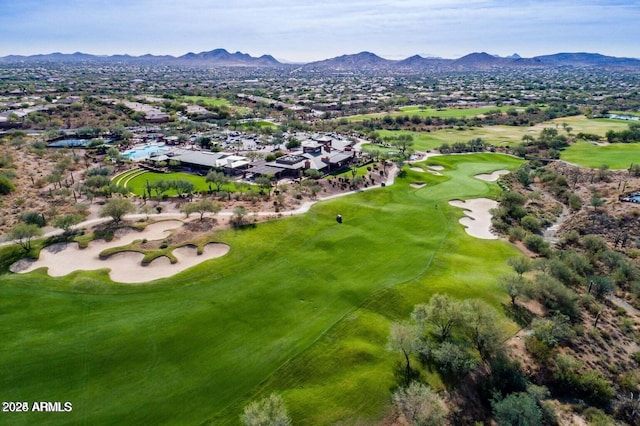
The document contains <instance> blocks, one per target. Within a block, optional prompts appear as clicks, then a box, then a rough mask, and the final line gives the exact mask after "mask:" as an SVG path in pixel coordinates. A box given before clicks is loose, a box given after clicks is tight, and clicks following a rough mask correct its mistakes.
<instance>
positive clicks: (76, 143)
mask: <svg viewBox="0 0 640 426" xmlns="http://www.w3.org/2000/svg"><path fill="white" fill-rule="evenodd" d="M92 140H93V139H60V140H57V141H55V142H51V143H48V144H47V146H48V147H50V148H86V147H87V146H89V144H91V141H92ZM111 142H112V141H111V139H104V143H111Z"/></svg>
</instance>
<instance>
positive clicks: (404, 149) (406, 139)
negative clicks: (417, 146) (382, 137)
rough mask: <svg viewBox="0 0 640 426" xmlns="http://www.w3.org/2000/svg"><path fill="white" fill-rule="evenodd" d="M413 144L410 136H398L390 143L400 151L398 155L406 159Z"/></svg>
mask: <svg viewBox="0 0 640 426" xmlns="http://www.w3.org/2000/svg"><path fill="white" fill-rule="evenodd" d="M413 143H414V142H413V135H410V134H402V135H399V136H398V137H397V138H395V139H393V140H392V141H391V145H392V146H393V147H394V148H396V149H397V150H398V151H400V155H401V156H402V157H403V158H407V157H408V156H409V151H410V149H411V147H412V146H413Z"/></svg>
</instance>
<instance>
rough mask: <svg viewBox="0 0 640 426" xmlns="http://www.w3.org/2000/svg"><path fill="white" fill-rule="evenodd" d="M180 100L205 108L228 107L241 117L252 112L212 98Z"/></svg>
mask: <svg viewBox="0 0 640 426" xmlns="http://www.w3.org/2000/svg"><path fill="white" fill-rule="evenodd" d="M180 99H181V100H182V101H184V102H189V103H192V104H197V105H201V106H202V107H204V108H213V107H216V108H220V107H226V108H229V109H230V110H231V111H233V112H234V113H235V114H240V115H243V114H247V113H249V112H251V110H250V109H249V108H245V107H239V106H236V105H233V104H232V103H231V102H229V101H228V100H226V99H221V98H210V97H208V96H182V97H180Z"/></svg>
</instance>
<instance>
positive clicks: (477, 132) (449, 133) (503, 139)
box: [377, 116, 628, 151]
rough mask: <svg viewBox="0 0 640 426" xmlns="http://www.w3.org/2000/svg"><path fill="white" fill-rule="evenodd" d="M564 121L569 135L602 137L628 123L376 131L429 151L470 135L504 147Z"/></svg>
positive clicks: (576, 120) (574, 121)
mask: <svg viewBox="0 0 640 426" xmlns="http://www.w3.org/2000/svg"><path fill="white" fill-rule="evenodd" d="M563 123H566V124H567V125H568V126H569V127H570V128H571V132H572V134H574V135H575V134H577V133H580V132H583V133H592V134H597V135H600V136H601V137H602V138H604V136H605V133H606V132H607V131H608V130H614V131H621V130H625V129H627V128H628V123H626V122H624V121H623V120H609V119H594V120H590V119H588V118H586V117H584V116H576V117H564V118H558V119H555V120H551V121H547V122H544V123H540V124H536V125H535V126H531V127H517V126H487V127H473V128H467V127H465V128H462V129H457V128H451V129H442V130H437V131H433V132H410V131H405V130H377V132H378V134H379V135H380V137H381V138H382V139H384V138H385V137H387V136H392V137H397V136H398V135H402V134H411V135H413V139H414V149H416V150H418V151H429V150H432V149H437V148H439V147H440V146H441V145H442V144H444V143H448V144H450V145H451V144H453V143H456V142H468V141H470V140H471V139H474V138H482V139H484V140H485V141H486V142H488V143H490V144H492V145H495V146H507V145H514V144H518V143H520V142H521V141H522V137H523V136H524V135H530V136H533V137H537V136H538V134H539V133H540V132H541V131H542V129H544V128H545V127H554V128H557V129H558V131H560V132H561V133H564V132H565V130H564V128H563V126H562V124H563Z"/></svg>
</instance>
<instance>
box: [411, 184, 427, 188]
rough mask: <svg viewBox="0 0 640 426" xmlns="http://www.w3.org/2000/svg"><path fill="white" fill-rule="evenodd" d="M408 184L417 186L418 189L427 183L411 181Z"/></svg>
mask: <svg viewBox="0 0 640 426" xmlns="http://www.w3.org/2000/svg"><path fill="white" fill-rule="evenodd" d="M410 185H411V187H412V188H418V189H420V188H424V187H425V186H427V184H426V183H424V182H413V183H411V184H410Z"/></svg>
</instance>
